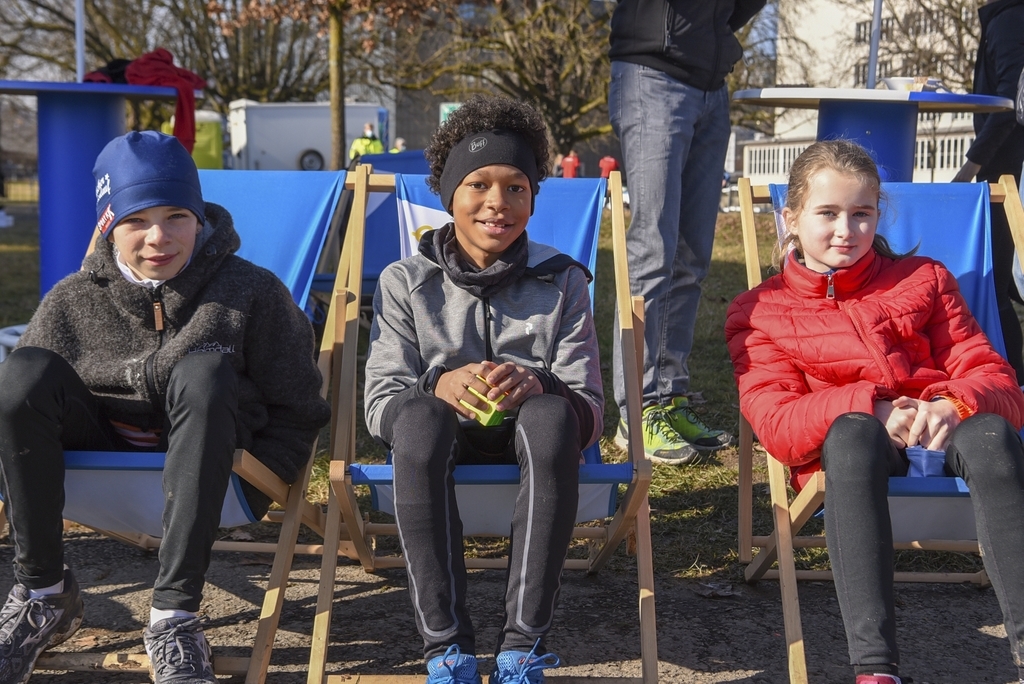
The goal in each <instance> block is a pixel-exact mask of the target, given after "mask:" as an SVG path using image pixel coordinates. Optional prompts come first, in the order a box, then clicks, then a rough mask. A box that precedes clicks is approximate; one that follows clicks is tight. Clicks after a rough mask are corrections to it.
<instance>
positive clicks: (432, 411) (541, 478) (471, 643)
mask: <svg viewBox="0 0 1024 684" xmlns="http://www.w3.org/2000/svg"><path fill="white" fill-rule="evenodd" d="M392 414H393V415H392ZM382 433H383V437H384V440H385V441H386V442H387V443H388V444H390V445H391V449H392V453H393V463H394V484H395V517H396V520H397V523H398V533H399V536H400V538H401V542H402V549H403V552H404V553H405V558H406V566H407V568H408V572H409V594H410V596H411V598H412V603H413V612H414V613H415V615H416V626H417V629H419V632H420V635H421V636H422V637H423V652H424V655H425V656H426V657H427V658H428V659H429V658H432V657H434V656H437V655H440V654H442V653H444V652H445V649H446V648H447V647H448V646H450V645H451V644H458V646H459V648H460V649H461V650H462V652H463V653H471V654H475V653H476V640H475V636H474V632H473V623H472V622H471V620H470V617H469V613H468V612H467V610H466V564H465V560H464V558H463V544H462V520H461V518H460V517H459V508H458V503H457V502H456V500H455V481H454V478H453V475H452V472H453V469H454V467H455V465H456V464H457V463H459V464H461V463H467V462H468V463H472V462H479V461H480V454H479V453H478V452H477V451H476V450H475V449H474V448H473V446H472V445H471V444H470V443H469V441H468V440H467V438H466V435H465V432H464V431H463V429H462V427H461V426H460V424H459V420H458V417H457V414H456V413H455V410H454V409H452V407H450V406H449V405H448V404H446V403H445V402H443V401H442V400H440V399H438V398H436V397H433V396H425V397H416V398H413V399H411V400H410V401H408V402H407V403H404V404H403V405H402V410H401V411H397V412H391V413H385V424H384V425H383V426H382ZM508 451H509V457H510V458H509V461H510V462H512V463H516V462H518V463H519V467H520V469H521V479H520V484H519V494H518V496H517V498H516V504H515V510H514V513H513V516H512V536H511V551H510V554H509V567H508V574H507V576H506V593H505V625H504V628H503V630H502V632H501V635H500V636H499V637H498V645H497V648H496V650H495V653H498V652H500V651H508V650H516V651H519V650H522V651H529V650H530V649H531V648H532V647H533V645H534V643H535V642H536V641H537V639H542V638H543V637H544V635H545V634H547V632H548V630H549V629H550V627H551V620H552V618H553V616H554V611H555V605H556V602H557V600H558V592H559V588H560V583H561V573H562V564H563V562H564V561H565V556H566V553H567V552H568V549H569V542H570V540H571V538H572V530H573V526H574V523H575V519H576V506H577V502H578V499H579V491H578V485H579V462H580V444H579V428H578V425H577V419H576V414H575V413H574V412H573V410H572V407H571V406H570V405H569V402H568V401H566V400H565V399H564V398H562V397H559V396H556V395H550V394H541V395H537V396H533V397H530V398H529V399H527V400H526V401H525V402H523V404H522V406H521V407H520V409H519V415H518V418H517V419H516V424H515V434H514V439H513V440H512V442H511V443H510V444H509V449H508ZM488 462H494V461H493V460H489V461H488ZM542 649H543V644H542V645H541V648H539V649H538V653H542V652H543V650H542Z"/></svg>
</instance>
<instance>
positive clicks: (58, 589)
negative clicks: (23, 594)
mask: <svg viewBox="0 0 1024 684" xmlns="http://www.w3.org/2000/svg"><path fill="white" fill-rule="evenodd" d="M63 591H64V580H61V581H60V582H57V583H56V584H54V585H53V586H50V587H43V588H42V589H29V590H28V596H29V598H34V599H36V598H43V597H44V596H53V595H54V594H60V593H62V592H63Z"/></svg>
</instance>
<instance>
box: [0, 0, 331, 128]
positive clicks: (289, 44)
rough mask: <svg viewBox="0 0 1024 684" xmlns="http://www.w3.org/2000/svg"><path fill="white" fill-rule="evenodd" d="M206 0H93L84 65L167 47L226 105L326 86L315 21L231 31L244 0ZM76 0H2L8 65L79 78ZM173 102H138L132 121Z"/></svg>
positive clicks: (163, 114)
mask: <svg viewBox="0 0 1024 684" xmlns="http://www.w3.org/2000/svg"><path fill="white" fill-rule="evenodd" d="M207 4H208V3H207V0H138V1H137V2H133V3H127V2H124V1H123V0H86V3H85V9H86V12H85V14H86V25H85V39H86V40H85V47H86V64H87V68H89V69H95V68H98V67H100V66H104V65H106V64H107V63H108V62H110V61H111V60H113V59H115V58H124V59H133V58H135V57H138V56H139V55H142V54H145V53H146V52H150V51H152V50H154V49H156V48H157V47H166V48H167V49H168V50H170V51H171V52H172V53H173V54H174V55H175V58H176V63H177V64H178V65H179V66H181V67H183V68H186V69H189V70H191V71H194V72H195V73H197V74H199V75H200V76H201V77H203V78H204V79H206V80H207V87H206V89H205V95H206V98H207V100H206V101H207V104H208V106H211V107H212V108H214V109H216V110H218V111H220V112H222V113H226V112H227V109H228V103H229V102H230V101H231V100H234V99H238V98H241V97H250V98H254V99H259V100H267V101H287V100H311V99H313V98H314V96H315V95H316V94H317V93H319V92H323V91H325V90H326V89H327V85H328V78H327V68H326V42H327V41H326V39H325V38H323V37H322V36H321V35H320V34H319V31H318V27H317V26H316V25H310V24H308V23H306V22H303V21H297V20H292V19H290V18H284V19H283V20H281V21H277V22H262V23H261V22H251V23H249V24H248V25H246V26H245V27H244V28H242V29H239V30H236V31H234V32H230V33H229V32H225V31H224V30H223V29H222V26H221V22H224V21H228V20H230V19H232V18H234V17H237V16H238V13H239V12H240V11H241V9H240V8H242V7H244V5H245V4H246V3H245V2H244V0H233V2H232V3H231V5H230V7H224V9H223V13H222V14H220V15H214V16H210V15H209V14H207ZM73 5H74V4H73V3H71V2H66V1H65V0H3V2H0V27H2V28H0V61H2V60H7V62H8V63H9V64H10V65H11V66H10V68H9V69H8V72H9V73H12V74H20V75H24V74H28V73H38V72H40V71H44V72H47V71H48V72H49V74H52V78H54V80H70V79H71V78H73V76H74V73H75V54H74V42H75V41H74V30H75V18H74V6H73ZM171 112H172V109H171V108H170V107H169V106H168V105H166V104H156V103H149V104H143V105H142V106H140V107H136V108H134V113H135V122H134V123H135V125H137V126H141V127H147V128H149V127H153V126H156V125H159V124H160V123H161V122H163V121H165V120H166V119H167V118H168V117H169V116H170V114H171Z"/></svg>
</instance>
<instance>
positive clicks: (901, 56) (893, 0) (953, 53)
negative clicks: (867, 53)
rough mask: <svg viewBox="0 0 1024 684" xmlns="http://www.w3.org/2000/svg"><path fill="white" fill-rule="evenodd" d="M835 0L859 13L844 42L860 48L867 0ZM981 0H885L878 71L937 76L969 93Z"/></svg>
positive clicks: (865, 37)
mask: <svg viewBox="0 0 1024 684" xmlns="http://www.w3.org/2000/svg"><path fill="white" fill-rule="evenodd" d="M835 1H836V2H837V3H839V4H841V5H843V6H845V7H848V8H850V9H851V10H853V11H857V12H859V14H860V16H861V17H862V18H861V19H860V20H859V21H858V22H857V25H856V26H855V30H854V32H853V35H852V36H851V37H850V39H849V44H848V45H847V46H846V47H847V48H848V49H851V50H858V49H859V50H861V51H864V50H865V48H866V46H867V45H868V44H869V43H870V32H871V23H870V22H871V3H864V2H860V0H835ZM981 4H983V0H885V1H884V3H883V11H882V24H881V40H880V42H879V48H878V61H879V64H880V65H882V67H881V68H880V69H879V71H880V73H879V74H878V75H879V76H936V77H939V78H941V79H942V81H943V82H944V83H945V84H946V86H948V87H949V88H950V89H952V90H957V91H961V92H971V90H972V88H973V86H974V58H975V51H976V50H977V48H978V40H979V39H980V37H981V25H980V23H979V21H978V7H979V6H980V5H981ZM865 68H866V67H865ZM865 75H866V72H865Z"/></svg>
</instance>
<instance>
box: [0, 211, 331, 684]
mask: <svg viewBox="0 0 1024 684" xmlns="http://www.w3.org/2000/svg"><path fill="white" fill-rule="evenodd" d="M97 237H98V233H97V232H95V231H94V233H93V237H92V239H91V240H90V242H89V248H88V250H87V252H86V255H88V254H89V253H91V252H92V250H93V246H94V244H95V242H96V238H97ZM345 258H346V257H345V255H344V254H343V255H342V257H341V260H342V263H344V260H345ZM338 270H339V273H340V272H341V270H342V268H341V266H340V265H339V269H338ZM333 331H334V328H333V327H326V328H325V331H324V337H323V341H322V343H321V346H320V354H319V356H318V360H317V366H318V368H319V369H320V374H321V377H322V378H323V382H322V384H321V389H320V395H321V396H322V397H324V398H327V397H328V396H329V388H330V387H331V381H332V379H334V378H336V377H337V376H336V373H335V372H334V370H333V366H334V359H335V358H336V357H335V355H334V351H335V340H334V337H333V334H332V333H333ZM334 397H335V398H334V401H335V402H336V401H337V393H334ZM332 427H333V426H332ZM318 441H319V440H314V443H313V447H312V450H311V454H310V458H309V461H308V462H307V463H306V465H305V467H303V468H302V469H301V470H300V472H299V474H298V478H297V480H296V481H295V482H294V483H293V484H291V485H289V484H288V483H286V482H284V481H283V480H282V479H281V478H280V477H278V476H277V475H276V474H275V473H274V472H273V471H271V470H270V469H269V468H268V467H267V466H265V465H264V464H263V463H262V462H261V461H259V460H258V459H257V458H256V457H255V456H253V455H252V454H250V453H249V452H248V451H246V450H244V449H239V450H237V451H236V452H235V456H234V461H233V465H232V471H233V472H234V473H235V474H237V475H238V476H239V477H241V478H242V479H244V480H245V481H247V482H248V483H249V484H251V485H253V486H254V487H256V488H257V489H259V490H260V491H261V492H263V493H264V494H266V495H267V496H268V497H270V499H271V500H272V501H273V502H274V503H276V504H278V505H280V506H282V507H283V509H284V510H283V511H272V512H270V513H268V514H267V516H265V517H264V521H269V522H277V523H280V524H281V530H280V532H279V535H278V541H277V543H276V544H275V543H271V542H241V541H218V542H215V543H214V546H213V548H214V550H216V551H237V552H248V553H253V552H256V553H273V554H274V562H273V564H272V566H271V570H270V576H269V578H268V581H267V589H266V591H265V593H264V599H263V606H262V608H261V611H260V617H259V620H258V622H257V628H256V637H255V639H254V643H253V650H252V653H251V656H250V657H248V658H245V657H224V656H218V655H217V654H216V652H215V653H214V656H213V667H214V672H215V674H218V675H244V676H245V682H246V684H262V683H263V682H264V681H265V680H266V676H267V668H268V666H269V664H270V657H271V653H272V650H273V646H274V639H275V637H276V635H277V628H278V625H279V622H280V616H281V609H282V607H283V605H284V591H285V587H286V586H287V582H288V575H289V573H290V572H291V567H292V561H293V559H294V556H295V554H296V553H303V554H320V553H323V546H321V545H314V544H303V545H300V544H298V543H297V541H298V535H299V528H300V526H301V525H302V524H304V525H306V526H307V527H309V528H310V529H311V530H313V531H314V532H315V533H316V534H318V535H319V536H320V537H324V534H325V526H324V523H325V514H324V511H323V510H322V509H321V508H320V507H319V506H316V505H314V504H313V503H311V502H310V501H309V500H308V498H307V490H308V487H309V480H310V476H311V474H312V472H313V459H314V457H315V456H316V453H317V446H318V444H317V442H318ZM3 522H5V517H4V513H3V504H2V502H0V526H2V525H3ZM89 529H93V531H95V532H98V533H100V534H103V535H106V536H109V537H111V538H113V539H117V540H118V541H121V542H124V543H126V544H130V545H132V546H136V547H139V548H142V549H147V550H152V549H157V548H159V546H160V539H158V538H156V537H152V536H150V535H147V534H142V533H137V534H136V533H131V534H125V533H120V532H112V531H109V530H102V529H96V528H89ZM35 670H36V671H46V670H69V671H98V670H109V671H112V672H149V670H150V662H149V656H148V655H146V654H145V653H126V652H114V653H106V654H103V653H69V652H59V653H43V654H42V655H41V656H40V657H39V659H38V660H37V661H36V665H35Z"/></svg>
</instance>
